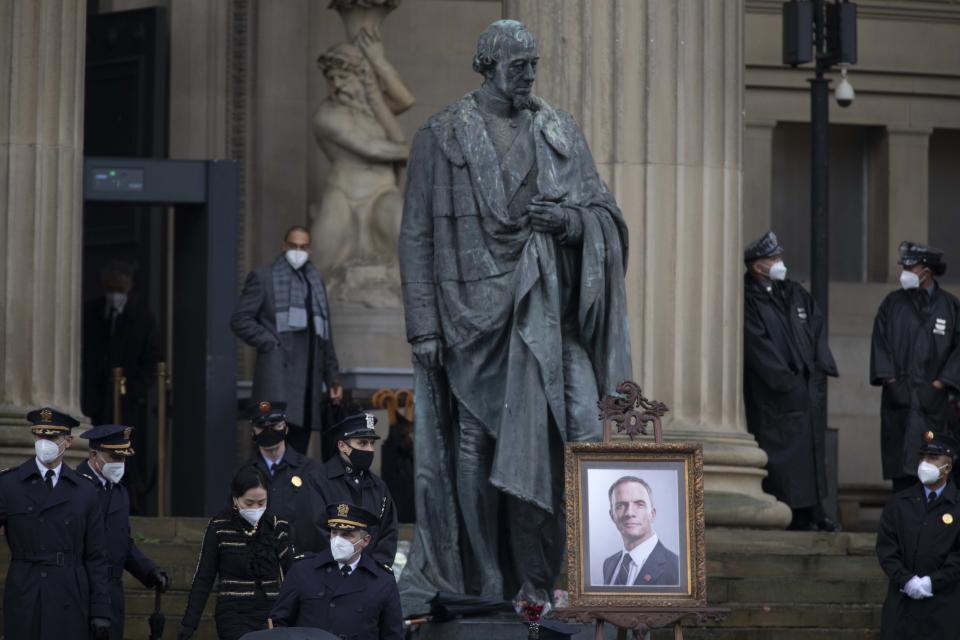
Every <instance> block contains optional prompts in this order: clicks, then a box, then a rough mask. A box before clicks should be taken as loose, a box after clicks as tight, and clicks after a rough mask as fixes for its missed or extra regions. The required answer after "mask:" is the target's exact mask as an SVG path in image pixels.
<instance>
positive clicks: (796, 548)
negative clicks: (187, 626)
mask: <svg viewBox="0 0 960 640" xmlns="http://www.w3.org/2000/svg"><path fill="white" fill-rule="evenodd" d="M206 522H207V519H205V518H165V519H156V518H133V519H132V525H133V530H134V532H135V539H136V540H137V544H138V546H139V547H140V549H141V550H142V551H143V552H144V553H146V554H147V555H148V556H149V557H151V558H153V559H154V560H155V561H157V562H158V563H159V564H160V565H161V566H163V567H165V568H167V569H168V570H169V571H170V572H171V575H172V576H173V580H174V588H173V589H172V590H171V591H170V592H168V593H166V594H164V596H163V612H164V614H165V616H166V633H165V634H164V635H165V636H169V637H175V634H176V632H177V630H178V629H179V626H180V618H181V617H182V616H183V611H184V608H185V607H186V599H187V595H188V591H189V587H190V582H191V580H192V578H193V572H194V570H195V567H196V563H197V556H198V554H199V550H200V542H201V540H202V537H203V532H204V530H205V527H206ZM412 533H413V529H412V527H403V528H402V531H401V538H402V539H407V540H409V539H410V538H411V537H412ZM706 539H707V575H708V576H709V577H708V579H707V596H708V598H709V602H710V605H711V606H717V607H727V608H730V609H731V612H730V614H729V615H728V617H727V619H726V620H725V621H724V622H723V623H721V624H720V625H719V626H717V625H711V626H709V627H705V628H703V629H695V628H685V630H684V638H686V639H687V640H698V639H700V638H710V639H711V640H728V639H729V640H733V639H734V638H735V639H736V640H767V639H770V640H773V639H774V638H775V639H776V640H820V639H826V638H829V639H830V640H848V639H850V640H852V639H853V638H856V639H858V640H863V639H865V638H866V639H870V638H874V637H878V636H877V630H878V629H879V627H880V610H881V605H882V603H883V598H884V596H885V593H886V580H885V578H884V576H883V574H882V573H881V571H880V569H879V566H878V564H877V560H876V556H875V553H874V544H875V536H874V535H873V534H865V533H840V534H825V533H798V532H786V531H751V530H747V531H744V530H733V529H709V530H708V531H707V537H706ZM7 557H8V554H7V549H6V545H0V578H2V577H3V576H4V574H5V573H6V569H7V561H6V558H7ZM124 583H125V587H126V594H127V597H126V602H127V619H126V633H125V635H126V636H127V637H128V638H131V639H133V638H136V639H138V640H139V639H142V638H144V637H147V630H148V625H147V620H148V618H149V616H150V614H151V613H152V612H153V607H154V596H153V593H152V592H151V591H148V590H146V589H143V588H142V586H141V585H140V584H139V583H138V582H137V581H136V580H135V579H133V578H132V577H130V576H129V575H126V576H125V577H124ZM214 604H215V598H214V597H211V598H210V599H209V601H208V602H207V607H206V610H205V612H204V618H203V623H202V624H201V627H200V629H199V630H198V633H197V634H196V635H195V636H194V637H195V638H196V639H197V640H214V639H215V638H216V632H215V629H214V625H213V619H212V616H213V609H214ZM671 634H672V632H665V631H658V632H656V633H654V634H653V636H652V637H653V638H654V640H666V639H668V638H672V637H673V636H672V635H671ZM588 635H590V637H592V635H591V634H588ZM578 637H579V636H578Z"/></svg>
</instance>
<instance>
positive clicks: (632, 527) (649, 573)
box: [603, 476, 680, 586]
mask: <svg viewBox="0 0 960 640" xmlns="http://www.w3.org/2000/svg"><path fill="white" fill-rule="evenodd" d="M608 496H609V498H610V519H611V520H613V524H614V525H615V526H616V527H617V531H619V532H620V537H621V539H622V540H623V548H622V549H621V550H619V551H617V552H616V553H614V554H613V555H612V556H610V557H609V558H607V559H606V560H604V561H603V584H604V585H608V586H646V585H664V586H677V585H679V584H680V560H679V558H678V557H677V554H675V553H673V552H672V551H670V550H669V549H667V548H666V547H665V546H663V543H662V542H660V539H659V538H658V537H657V532H656V530H654V528H653V523H654V521H655V520H656V518H657V509H656V507H654V506H653V490H652V489H651V488H650V485H649V484H647V482H646V481H645V480H643V479H642V478H638V477H636V476H623V477H621V478H619V479H618V480H617V481H616V482H614V483H613V484H612V485H610V491H609V492H608Z"/></svg>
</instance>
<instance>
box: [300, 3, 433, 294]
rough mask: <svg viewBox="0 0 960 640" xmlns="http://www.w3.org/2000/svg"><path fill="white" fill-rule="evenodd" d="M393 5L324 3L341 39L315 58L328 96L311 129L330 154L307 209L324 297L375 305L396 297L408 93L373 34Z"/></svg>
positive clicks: (318, 141)
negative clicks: (318, 193) (338, 19)
mask: <svg viewBox="0 0 960 640" xmlns="http://www.w3.org/2000/svg"><path fill="white" fill-rule="evenodd" d="M398 4H399V2H398V0H392V1H386V2H383V1H381V2H377V1H375V0H365V1H364V0H352V1H348V0H335V1H334V2H333V3H332V4H331V8H335V9H337V10H338V11H340V12H341V16H342V17H343V20H344V25H345V27H346V30H347V36H348V42H344V43H340V44H337V45H334V46H333V47H331V48H330V49H328V50H327V51H326V52H324V53H323V54H322V55H320V57H319V58H318V59H317V64H318V66H319V68H320V70H321V71H322V73H323V75H324V77H325V79H326V81H327V85H328V88H329V95H328V97H327V98H326V99H324V100H323V102H321V103H320V106H319V107H318V108H317V111H316V113H315V114H314V117H313V130H314V135H315V137H316V139H317V144H318V145H319V146H320V148H321V150H323V153H324V154H325V155H326V156H327V158H328V159H329V160H330V167H329V170H328V172H327V175H326V179H325V183H324V188H323V195H322V198H321V202H320V204H319V206H318V205H313V206H311V211H310V216H311V219H312V220H313V227H312V233H311V235H312V237H313V238H314V243H315V244H316V245H317V256H318V267H319V268H320V271H321V272H322V273H323V274H324V276H325V278H326V280H327V282H328V283H329V285H328V286H329V290H330V296H331V297H332V298H334V299H344V298H345V297H349V298H350V299H351V300H353V301H364V302H367V303H369V304H372V305H375V306H379V305H383V304H385V303H387V304H388V303H389V302H390V298H392V299H393V301H394V303H399V292H398V290H397V284H398V278H397V275H396V267H395V264H396V253H395V247H396V242H397V234H398V232H399V226H400V211H401V208H402V196H401V194H400V189H399V187H398V179H397V178H398V174H399V171H400V167H402V164H403V163H404V162H405V161H406V158H407V153H408V149H407V145H406V143H405V140H404V135H403V131H402V129H401V128H400V124H399V122H398V121H397V118H396V114H399V113H402V112H403V111H406V110H407V109H409V108H410V106H411V105H412V104H413V102H414V97H413V95H412V94H411V93H410V91H409V90H408V89H407V88H406V86H404V84H403V81H402V80H401V79H400V75H399V74H398V73H397V71H396V69H395V68H394V67H393V66H392V65H391V64H390V63H389V62H388V61H387V59H386V57H385V56H384V52H383V42H382V38H381V35H380V22H381V21H382V20H383V18H384V17H385V16H386V14H387V13H388V12H389V11H390V10H391V9H393V8H394V7H396V6H397V5H398ZM391 292H392V294H391ZM364 295H367V296H368V297H367V298H366V299H363V296H364ZM358 296H359V297H360V298H361V299H358ZM384 296H386V298H385V297H384Z"/></svg>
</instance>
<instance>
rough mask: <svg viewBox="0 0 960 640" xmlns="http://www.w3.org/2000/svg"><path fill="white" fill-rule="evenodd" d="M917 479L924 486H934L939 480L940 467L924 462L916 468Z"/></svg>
mask: <svg viewBox="0 0 960 640" xmlns="http://www.w3.org/2000/svg"><path fill="white" fill-rule="evenodd" d="M917 477H918V478H920V482H922V483H923V484H926V485H931V484H936V483H937V480H939V479H940V467H938V466H937V465H935V464H932V463H930V462H927V461H926V460H924V461H923V462H921V463H920V466H918V467H917Z"/></svg>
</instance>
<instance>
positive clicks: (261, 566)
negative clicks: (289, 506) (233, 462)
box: [178, 467, 292, 640]
mask: <svg viewBox="0 0 960 640" xmlns="http://www.w3.org/2000/svg"><path fill="white" fill-rule="evenodd" d="M230 495H231V496H232V499H231V506H230V507H228V508H227V509H225V510H223V511H221V512H220V513H218V514H217V515H215V516H214V517H213V518H211V519H210V523H209V524H208V525H207V531H206V533H205V534H204V536H203V544H202V547H201V549H200V560H199V561H198V562H197V571H196V573H195V574H194V576H193V584H192V585H191V587H190V597H189V598H188V599H187V610H186V612H185V613H184V614H183V621H182V622H181V628H180V635H179V636H178V639H179V640H189V638H190V637H191V636H192V635H193V633H194V632H195V631H196V629H197V626H198V625H199V624H200V616H201V615H202V614H203V608H204V606H205V605H206V602H207V596H209V595H210V591H211V589H212V588H213V582H214V579H215V578H216V577H217V576H219V577H220V581H219V585H218V590H217V608H216V612H215V614H214V618H215V620H216V623H217V636H218V637H219V638H220V640H236V639H237V638H240V637H241V636H242V635H244V634H245V633H248V632H250V631H257V630H260V629H265V628H266V627H267V617H268V616H269V614H270V609H271V608H272V607H273V603H274V602H275V601H276V599H277V595H278V594H279V592H280V584H281V582H282V581H283V574H284V572H286V570H287V569H288V568H289V567H290V562H291V556H292V551H291V549H290V535H289V526H288V523H287V522H286V521H285V520H281V519H279V518H277V517H276V516H272V515H270V514H266V515H265V512H266V508H267V482H266V480H265V479H264V477H263V476H262V475H261V474H260V472H259V471H257V470H256V469H255V468H252V467H244V468H242V469H241V470H240V471H239V472H238V473H237V475H236V476H235V477H234V479H233V483H232V484H231V490H230Z"/></svg>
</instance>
